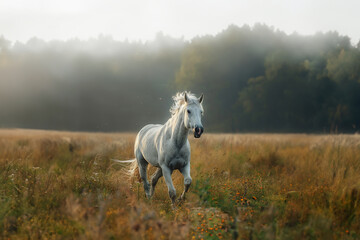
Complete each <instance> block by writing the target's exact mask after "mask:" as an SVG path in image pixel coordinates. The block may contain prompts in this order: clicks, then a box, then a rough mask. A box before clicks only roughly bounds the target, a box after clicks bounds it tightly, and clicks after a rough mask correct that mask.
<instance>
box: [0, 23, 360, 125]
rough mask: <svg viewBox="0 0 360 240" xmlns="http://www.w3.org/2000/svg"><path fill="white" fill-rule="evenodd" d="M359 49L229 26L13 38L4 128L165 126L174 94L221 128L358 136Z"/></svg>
mask: <svg viewBox="0 0 360 240" xmlns="http://www.w3.org/2000/svg"><path fill="white" fill-rule="evenodd" d="M359 46H360V45H359V44H357V45H356V46H354V45H352V44H351V39H350V38H349V37H347V36H342V35H340V34H338V33H337V32H327V33H321V32H319V33H317V34H314V35H308V36H302V35H298V34H286V33H285V32H282V31H280V30H275V29H274V28H272V27H269V26H267V25H263V24H255V25H254V26H248V25H244V26H241V27H239V26H236V25H231V26H229V27H228V28H226V29H224V30H223V31H221V32H220V33H218V34H215V35H206V36H201V37H195V38H193V39H191V40H184V39H183V38H173V37H171V36H167V35H164V34H162V33H158V34H157V35H156V37H155V39H154V40H152V41H138V42H136V41H126V40H125V41H118V40H114V39H113V38H112V37H111V36H107V35H99V36H98V37H97V38H92V39H89V40H79V39H70V40H66V41H62V40H53V41H43V40H41V39H38V38H32V39H30V40H29V41H27V42H25V43H22V42H11V41H10V40H8V39H6V36H2V37H1V38H0V127H3V128H12V127H14V128H40V129H59V130H77V131H137V130H139V129H140V128H141V127H142V126H143V125H145V124H147V123H164V122H165V121H166V120H167V119H168V118H169V117H170V113H169V108H170V106H171V104H172V100H171V96H172V95H174V94H175V93H176V92H177V91H182V90H190V91H192V92H194V93H195V94H198V95H200V94H201V93H204V94H205V101H204V108H205V116H204V126H205V128H206V130H207V131H210V132H211V131H217V132H248V131H250V132H260V131H261V132H334V131H339V132H356V131H358V129H359V128H360V110H359V108H358V106H359V104H360V98H359V94H358V92H359V90H360V69H359V68H358V66H359V65H360V51H359Z"/></svg>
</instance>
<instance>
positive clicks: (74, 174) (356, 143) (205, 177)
mask: <svg viewBox="0 0 360 240" xmlns="http://www.w3.org/2000/svg"><path fill="white" fill-rule="evenodd" d="M134 139H135V134H116V133H114V134H105V133H73V132H54V131H35V130H16V129H15V130H0V172H1V174H0V186H1V187H0V202H1V204H0V223H1V224H0V232H1V238H11V239H23V238H30V239H34V238H44V239H73V238H76V239H201V238H203V239H231V238H233V239H237V238H239V239H319V238H320V239H356V238H359V234H360V233H359V229H360V218H359V217H360V210H359V201H360V159H359V158H360V136H357V135H331V136H330V135H321V136H320V135H301V134H296V135H291V134H283V135H276V134H242V135H237V134H222V135H218V134H205V135H203V137H202V138H201V139H192V138H191V139H190V141H191V150H192V157H191V163H192V167H191V171H192V178H193V184H192V186H191V188H190V192H189V194H188V197H187V200H186V201H185V202H184V203H183V204H182V205H179V207H178V209H177V210H176V211H173V210H172V209H171V205H170V200H169V197H168V193H167V188H166V185H165V183H164V181H163V179H161V180H160V181H159V183H158V186H157V189H156V192H155V195H154V197H153V199H152V200H147V199H145V197H144V191H143V189H142V184H140V183H138V182H136V181H135V182H130V181H128V178H127V177H126V176H124V175H123V174H122V168H123V166H120V165H117V164H113V163H112V162H111V161H110V159H111V158H117V159H130V158H133V143H134ZM149 170H150V172H152V171H154V169H153V168H150V169H149ZM173 179H174V184H175V187H176V189H177V192H178V194H179V193H180V192H181V191H182V188H183V186H182V185H183V183H182V182H183V178H182V176H181V174H179V173H178V172H175V173H174V176H173Z"/></svg>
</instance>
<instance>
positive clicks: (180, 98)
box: [170, 91, 197, 116]
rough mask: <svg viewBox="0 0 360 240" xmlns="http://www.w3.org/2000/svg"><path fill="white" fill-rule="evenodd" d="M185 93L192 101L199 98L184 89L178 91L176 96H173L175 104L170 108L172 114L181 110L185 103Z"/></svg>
mask: <svg viewBox="0 0 360 240" xmlns="http://www.w3.org/2000/svg"><path fill="white" fill-rule="evenodd" d="M185 93H186V94H187V96H188V100H190V101H194V100H197V97H196V96H195V95H194V94H192V93H191V92H187V91H184V92H181V93H180V92H178V93H176V94H175V96H173V97H172V99H173V100H174V104H173V105H172V106H171V108H170V112H171V115H172V116H174V115H175V114H176V113H177V112H178V111H179V109H180V108H181V106H182V105H184V104H185Z"/></svg>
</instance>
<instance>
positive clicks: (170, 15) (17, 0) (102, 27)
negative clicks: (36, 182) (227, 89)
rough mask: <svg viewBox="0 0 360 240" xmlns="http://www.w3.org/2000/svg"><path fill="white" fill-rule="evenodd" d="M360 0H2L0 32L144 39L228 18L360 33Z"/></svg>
mask: <svg viewBox="0 0 360 240" xmlns="http://www.w3.org/2000/svg"><path fill="white" fill-rule="evenodd" d="M358 9H360V2H359V1H354V0H345V1H329V0H319V1H310V0H305V1H289V0H276V1H265V0H255V1H238V0H229V1H213V0H211V1H209V0H206V1H205V0H198V1H190V0H185V1H165V0H158V1H144V0H133V1H115V0H105V1H99V0H87V1H85V0H76V1H70V0H63V1H53V0H51V1H43V0H33V1H25V0H12V1H9V0H5V1H1V2H0V29H1V32H0V35H3V36H4V37H6V38H7V39H9V40H10V41H22V42H26V41H28V40H29V39H30V38H32V37H38V38H41V39H44V40H53V39H59V40H66V39H70V38H80V39H88V38H91V37H97V36H98V35H99V34H104V35H111V36H112V37H114V38H115V39H118V40H124V39H128V40H130V41H137V40H142V41H147V40H150V39H153V38H154V37H155V35H156V33H157V32H163V33H164V34H167V35H170V36H173V37H177V38H181V37H184V38H185V39H187V40H188V39H191V38H193V37H195V36H203V35H206V34H216V33H218V32H221V31H222V30H223V29H225V28H227V26H228V25H230V24H236V25H239V26H241V25H244V24H249V25H250V26H252V25H253V24H255V23H265V24H267V25H270V26H273V27H274V28H275V29H279V30H281V31H285V32H286V33H288V34H291V33H293V32H297V33H299V34H304V35H309V34H314V33H316V32H318V31H321V32H327V31H338V32H339V34H341V35H348V36H349V37H350V38H351V41H352V43H357V42H358V41H359V38H360V29H359V28H358V27H357V26H356V23H357V22H359V21H358V20H359V14H358Z"/></svg>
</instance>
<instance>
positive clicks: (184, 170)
mask: <svg viewBox="0 0 360 240" xmlns="http://www.w3.org/2000/svg"><path fill="white" fill-rule="evenodd" d="M180 172H181V173H182V175H183V176H184V191H183V193H182V194H181V196H180V198H179V200H185V193H187V192H188V191H189V188H190V185H191V182H192V178H191V176H190V162H189V163H188V164H186V166H185V167H183V168H181V169H180Z"/></svg>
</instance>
